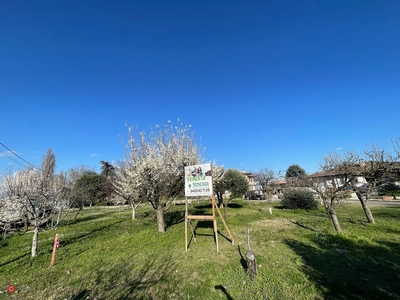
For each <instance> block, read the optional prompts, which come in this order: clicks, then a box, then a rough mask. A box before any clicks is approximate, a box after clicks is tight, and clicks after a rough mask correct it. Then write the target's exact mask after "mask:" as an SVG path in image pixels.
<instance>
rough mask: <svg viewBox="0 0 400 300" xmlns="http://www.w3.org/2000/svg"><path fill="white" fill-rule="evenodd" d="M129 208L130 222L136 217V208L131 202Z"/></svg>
mask: <svg viewBox="0 0 400 300" xmlns="http://www.w3.org/2000/svg"><path fill="white" fill-rule="evenodd" d="M131 207H132V220H135V217H136V207H135V204H134V203H133V202H131Z"/></svg>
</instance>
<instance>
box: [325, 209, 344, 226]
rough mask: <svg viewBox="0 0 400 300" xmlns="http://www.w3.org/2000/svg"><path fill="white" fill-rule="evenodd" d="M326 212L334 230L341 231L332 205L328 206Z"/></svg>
mask: <svg viewBox="0 0 400 300" xmlns="http://www.w3.org/2000/svg"><path fill="white" fill-rule="evenodd" d="M328 214H329V216H330V217H331V220H332V223H333V227H334V228H335V230H336V232H340V231H342V228H340V224H339V219H338V217H337V215H336V211H335V210H334V209H333V208H332V207H329V208H328Z"/></svg>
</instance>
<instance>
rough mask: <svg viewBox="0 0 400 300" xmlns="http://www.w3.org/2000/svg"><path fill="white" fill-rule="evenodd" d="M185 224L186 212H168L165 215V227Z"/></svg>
mask: <svg viewBox="0 0 400 300" xmlns="http://www.w3.org/2000/svg"><path fill="white" fill-rule="evenodd" d="M182 222H185V212H184V211H168V212H166V214H165V225H166V227H167V228H168V227H171V226H173V225H176V224H179V223H182Z"/></svg>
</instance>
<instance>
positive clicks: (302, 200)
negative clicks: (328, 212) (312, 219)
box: [282, 188, 319, 210]
mask: <svg viewBox="0 0 400 300" xmlns="http://www.w3.org/2000/svg"><path fill="white" fill-rule="evenodd" d="M282 205H283V207H284V208H290V209H297V208H300V209H307V210H313V209H317V208H318V205H319V203H318V201H317V200H315V199H314V195H313V193H312V192H311V191H310V190H307V189H304V188H290V189H287V190H285V191H284V192H283V199H282Z"/></svg>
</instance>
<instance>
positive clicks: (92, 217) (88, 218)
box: [61, 213, 109, 226]
mask: <svg viewBox="0 0 400 300" xmlns="http://www.w3.org/2000/svg"><path fill="white" fill-rule="evenodd" d="M107 215H109V214H107V213H96V214H90V215H87V216H84V217H82V216H80V215H78V216H77V217H76V220H75V221H74V220H73V219H71V220H68V221H69V222H67V223H66V224H64V223H62V224H61V225H62V226H65V225H77V224H80V223H84V222H88V221H92V220H95V219H99V218H102V217H105V216H107Z"/></svg>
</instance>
